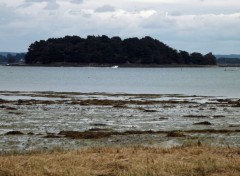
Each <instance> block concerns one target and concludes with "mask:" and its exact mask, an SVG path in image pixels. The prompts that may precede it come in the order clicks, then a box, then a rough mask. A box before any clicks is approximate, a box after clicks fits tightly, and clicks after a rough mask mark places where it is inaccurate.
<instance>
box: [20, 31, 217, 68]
mask: <svg viewBox="0 0 240 176" xmlns="http://www.w3.org/2000/svg"><path fill="white" fill-rule="evenodd" d="M25 61H26V64H28V65H51V64H52V65H69V64H73V65H74V64H75V65H90V66H101V65H103V66H104V65H108V66H109V65H122V66H141V65H152V66H154V65H216V58H215V56H214V55H213V54H212V53H211V52H210V53H208V54H206V55H202V54H201V53H198V52H194V53H188V52H187V51H182V50H180V51H178V50H176V49H173V48H171V47H169V46H167V45H166V44H164V43H162V42H160V41H159V40H156V39H153V38H151V37H149V36H146V37H143V38H141V39H139V38H137V37H133V38H127V39H121V38H120V37H118V36H116V37H111V38H109V37H108V36H106V35H102V36H87V37H86V38H81V37H79V36H65V37H63V38H50V39H47V40H40V41H35V42H34V43H32V44H31V45H30V46H29V48H28V52H27V54H26V58H25Z"/></svg>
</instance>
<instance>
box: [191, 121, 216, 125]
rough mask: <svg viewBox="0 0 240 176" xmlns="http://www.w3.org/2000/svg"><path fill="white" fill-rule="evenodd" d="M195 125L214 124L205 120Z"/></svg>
mask: <svg viewBox="0 0 240 176" xmlns="http://www.w3.org/2000/svg"><path fill="white" fill-rule="evenodd" d="M193 125H212V124H211V123H210V122H208V121H204V122H198V123H194V124H193Z"/></svg>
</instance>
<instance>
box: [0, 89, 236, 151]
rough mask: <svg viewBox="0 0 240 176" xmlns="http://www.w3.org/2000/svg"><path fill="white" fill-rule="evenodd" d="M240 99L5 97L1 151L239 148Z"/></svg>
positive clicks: (0, 95)
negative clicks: (99, 147)
mask: <svg viewBox="0 0 240 176" xmlns="http://www.w3.org/2000/svg"><path fill="white" fill-rule="evenodd" d="M239 119H240V99H238V98H224V97H214V96H212V97H211V96H196V95H193V96H185V95H180V94H172V95H170V94H164V95H162V94H121V93H120V94H109V93H74V92H73V93H69V92H13V91H10V92H8V91H1V92H0V149H1V152H5V151H26V150H27V151H28V150H36V149H41V150H45V149H46V150H48V149H53V148H56V147H60V148H66V149H76V148H81V147H96V146H122V145H124V146H134V145H144V146H154V147H158V146H160V147H172V146H184V145H191V144H198V145H204V144H206V145H217V146H233V147H239V146H240V121H239Z"/></svg>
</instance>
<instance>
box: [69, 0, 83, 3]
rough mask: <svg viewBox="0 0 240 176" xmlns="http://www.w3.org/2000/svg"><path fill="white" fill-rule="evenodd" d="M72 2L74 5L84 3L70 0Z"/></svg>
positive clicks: (79, 0)
mask: <svg viewBox="0 0 240 176" xmlns="http://www.w3.org/2000/svg"><path fill="white" fill-rule="evenodd" d="M70 2H71V3H74V4H81V3H83V0H70Z"/></svg>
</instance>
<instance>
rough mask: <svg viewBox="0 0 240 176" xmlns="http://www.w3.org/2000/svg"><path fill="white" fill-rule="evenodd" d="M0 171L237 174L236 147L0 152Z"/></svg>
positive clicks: (23, 175)
mask: <svg viewBox="0 0 240 176" xmlns="http://www.w3.org/2000/svg"><path fill="white" fill-rule="evenodd" d="M0 175H4V176H5V175H6V176H13V175H14V176H27V175H34V176H38V175H39V176H40V175H59V176H60V175H83V176H84V175H96V176H114V175H121V176H125V175H126V176H133V175H134V176H135V175H136V176H152V175H160V176H165V175H166V176H174V175H177V176H239V175H240V148H220V147H203V146H200V147H198V146H191V147H181V148H172V149H161V148H146V147H142V146H138V147H121V148H120V147H111V148H106V147H104V148H86V149H82V150H79V151H59V150H55V151H53V152H48V153H45V152H31V153H27V154H7V155H2V156H0Z"/></svg>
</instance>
